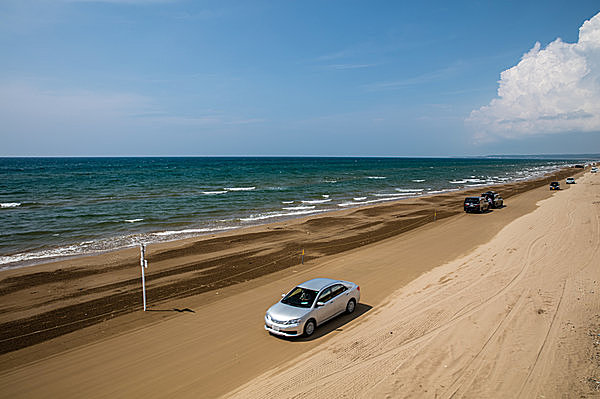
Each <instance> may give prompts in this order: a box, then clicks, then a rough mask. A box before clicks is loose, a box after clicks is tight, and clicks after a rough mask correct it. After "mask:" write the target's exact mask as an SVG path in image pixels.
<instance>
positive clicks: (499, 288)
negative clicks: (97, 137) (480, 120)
mask: <svg viewBox="0 0 600 399" xmlns="http://www.w3.org/2000/svg"><path fill="white" fill-rule="evenodd" d="M570 173H572V171H571V172H570ZM562 177H564V176H562ZM539 185H540V186H542V187H540V188H533V187H535V185H531V186H529V187H527V189H528V191H525V190H524V189H518V188H517V186H512V187H506V188H504V189H505V190H506V193H508V194H509V195H505V196H507V197H509V196H510V193H511V192H513V193H517V192H521V191H524V193H522V194H520V195H513V196H510V201H507V204H508V207H506V208H504V209H500V210H495V211H493V212H491V213H488V214H484V215H465V214H462V213H460V208H458V209H457V207H456V205H455V203H456V200H457V198H459V197H462V196H464V193H460V194H458V195H454V196H451V195H447V196H439V197H435V198H433V197H432V198H430V199H421V200H416V201H415V202H414V203H412V204H410V203H408V202H402V204H394V205H385V206H379V207H373V208H365V209H360V210H350V211H346V212H342V213H336V214H333V215H328V216H324V217H319V218H309V219H304V220H300V221H294V222H286V223H282V224H278V225H271V226H266V227H261V228H258V229H255V230H253V231H245V232H243V233H236V234H225V235H220V236H217V237H210V238H206V239H202V240H193V241H188V242H180V243H175V244H170V245H168V246H156V247H154V248H153V249H152V251H151V255H152V256H153V257H154V258H152V256H151V258H150V260H151V268H152V267H154V272H153V273H155V274H154V278H153V279H152V277H151V279H150V282H149V285H150V288H151V290H150V293H149V294H154V295H155V296H154V297H153V296H152V295H149V297H150V300H151V303H153V302H152V299H154V300H155V302H154V305H153V307H152V310H153V311H152V312H145V313H144V312H135V313H131V311H132V310H134V309H136V308H137V309H139V288H137V290H136V288H135V286H136V284H137V285H139V282H138V278H139V276H138V275H137V273H139V267H136V253H135V251H122V252H119V253H115V254H109V255H104V256H102V257H94V258H81V259H76V260H70V261H67V262H62V263H59V264H58V265H57V264H51V265H42V266H38V267H34V268H28V269H29V270H27V271H25V270H18V271H10V272H5V273H2V275H1V276H0V277H3V280H2V281H0V284H1V285H0V287H2V290H3V291H2V292H1V293H2V303H1V310H2V312H0V321H1V322H2V323H3V324H2V328H3V332H4V328H5V327H11V328H13V330H11V331H12V332H10V333H5V335H4V337H8V338H4V342H8V343H10V345H8V344H7V345H5V347H4V348H5V349H4V354H3V355H1V356H0V397H7V398H9V397H10V398H15V397H115V396H116V397H131V396H134V397H141V396H146V397H166V396H178V397H216V396H220V395H225V394H227V393H228V392H231V393H230V394H231V395H233V396H237V397H275V396H277V397H293V396H300V397H302V396H306V397H324V396H329V397H331V396H333V397H340V396H343V395H346V396H347V397H386V396H387V395H389V396H390V397H436V396H442V397H445V396H452V395H453V394H455V395H457V396H470V397H518V396H522V397H537V395H540V394H542V395H546V397H557V396H567V397H575V396H576V397H580V396H581V395H584V396H585V395H593V393H595V392H597V391H594V389H595V388H596V386H597V385H599V384H597V383H596V380H595V379H596V378H598V379H600V375H599V374H598V351H597V350H598V345H600V344H599V343H598V341H600V337H598V336H592V335H595V334H599V333H600V326H599V325H600V317H599V315H600V306H599V300H598V291H599V290H600V287H597V282H600V276H599V275H598V274H599V272H598V270H599V268H598V260H599V258H598V255H599V254H598V245H599V240H600V238H599V237H600V236H599V231H598V228H599V227H598V223H599V213H600V212H599V209H600V208H599V204H600V178H598V177H597V175H591V174H588V175H586V176H584V177H582V178H580V179H579V180H578V184H577V185H575V186H570V187H568V189H567V190H563V191H560V192H556V193H554V194H553V195H552V196H551V198H549V199H545V198H548V197H549V196H550V193H549V192H548V190H547V186H546V182H542V184H539ZM520 187H521V188H523V185H521V186H520ZM532 188H533V189H532ZM511 190H512V191H511ZM499 191H501V192H503V191H502V190H499ZM503 193H504V192H503ZM428 201H429V202H428ZM538 201H540V202H539V208H537V209H536V203H537V202H538ZM432 203H433V204H434V206H435V207H436V209H440V210H441V212H440V217H441V218H442V219H441V220H437V221H436V222H435V223H427V224H426V222H428V221H429V220H426V218H425V216H428V217H430V216H431V215H430V214H431V212H430V208H427V207H426V206H425V205H429V206H431V205H432ZM453 203H454V205H452V204H453ZM423 204H425V205H423ZM415 212H416V213H415ZM419 212H421V213H423V214H419ZM451 215H456V216H452V217H447V218H443V217H444V216H451ZM393 221H395V224H390V223H391V222H393ZM511 221H512V222H511ZM340 223H341V225H342V229H340ZM411 223H414V224H416V225H418V226H420V227H418V228H416V229H413V230H410V231H408V232H405V233H403V234H401V235H398V232H401V231H403V230H405V229H406V228H407V226H409V225H410V224H411ZM273 233H276V234H273ZM307 233H308V234H307ZM496 233H497V234H496ZM305 235H306V236H309V237H310V238H304V236H305ZM299 237H303V241H299V240H300V238H299ZM233 244H235V245H233ZM301 244H305V245H312V247H311V250H309V251H308V253H309V255H312V256H311V258H310V259H311V260H309V261H308V262H307V263H306V264H305V265H297V248H298V247H299V246H300V245H301ZM319 245H320V247H319ZM336 245H337V248H336V249H335V250H333V249H331V248H334V247H336ZM233 247H235V248H233ZM209 249H210V250H209ZM286 251H287V252H286ZM284 256H288V257H289V259H290V261H289V262H288V261H282V258H283V257H284ZM173 259H175V260H173ZM275 261H278V262H279V263H280V264H279V265H278V264H277V262H275ZM253 262H255V263H253ZM269 262H270V263H271V265H272V267H271V268H269V267H265V266H264V265H266V264H268V263H269ZM221 264H222V265H225V266H227V267H226V268H224V269H221V268H220V267H219V265H221ZM256 264H258V266H261V268H260V269H269V270H268V272H269V273H266V272H261V273H258V274H256V275H252V276H251V277H252V278H250V276H247V275H245V274H243V273H247V274H252V273H251V270H254V269H253V267H256ZM253 265H254V266H253ZM436 266H438V267H436ZM58 268H60V269H62V270H61V271H57V269H58ZM105 269H108V270H109V271H108V272H102V271H103V270H105ZM235 269H238V270H241V271H239V272H238V273H241V274H239V276H238V278H237V279H231V280H225V283H223V284H222V285H219V282H218V281H219V279H223V278H224V277H223V276H224V275H225V276H226V275H227V273H229V274H231V273H232V271H234V270H235ZM432 269H433V270H432ZM89 270H93V271H94V273H90V272H89ZM424 273H425V274H424ZM207 276H208V277H207ZM219 276H221V277H219ZM318 276H322V277H335V278H341V279H347V280H351V281H356V282H358V283H359V284H360V285H361V292H362V298H361V302H362V303H361V304H360V306H359V307H358V308H357V311H356V312H355V314H353V315H351V316H344V317H340V318H338V319H335V320H334V321H332V322H330V323H327V324H326V325H324V326H321V327H320V328H319V329H318V330H317V332H316V334H315V336H313V337H311V338H310V339H299V340H285V339H279V338H275V337H272V336H269V335H268V334H266V332H265V331H264V330H263V329H262V324H263V321H262V318H263V315H264V311H265V310H266V308H268V307H269V306H270V305H271V304H272V303H273V302H274V301H275V300H276V299H277V298H278V296H279V294H280V293H282V292H284V291H287V290H288V289H289V288H291V287H292V286H293V285H294V284H297V283H299V282H301V281H304V280H306V279H309V278H313V277H318ZM52 277H55V278H54V279H53V278H52ZM7 279H8V282H7ZM202 279H204V280H202ZM244 280H247V281H244ZM182 281H185V282H186V283H185V285H182V284H183V283H182ZM201 281H203V282H202V283H200V282H201ZM206 281H209V282H208V283H207V282H206ZM210 281H212V284H213V285H211V283H210ZM61 284H62V286H61ZM153 284H154V285H153ZM200 284H203V285H205V286H203V287H200V286H199V285H200ZM7 287H8V288H10V287H13V288H12V289H8V291H6V290H7ZM152 289H154V290H155V291H154V292H153V291H152ZM178 290H179V291H178ZM78 292H81V294H80V295H77V293H78ZM161 293H162V296H161V295H160V294H161ZM134 295H136V296H135V297H134ZM114 297H118V298H120V299H122V302H117V304H119V303H120V304H122V309H123V311H122V312H120V311H119V309H120V308H119V307H118V306H117V307H115V302H113V299H114ZM159 300H160V302H159ZM133 302H134V303H135V305H132V304H131V303H133ZM98 308H99V309H100V311H99V312H98V310H97V309H98ZM174 309H175V310H179V312H178V311H174ZM70 311H78V312H84V313H83V314H82V315H79V316H78V317H79V318H80V319H84V320H85V319H86V317H87V316H88V315H86V314H85V313H86V311H89V312H93V311H96V313H95V314H93V315H92V317H96V316H97V315H98V314H99V315H101V316H100V317H96V318H94V319H92V320H91V321H92V322H90V323H89V324H88V323H85V322H83V323H82V322H80V321H78V320H80V319H76V318H71V319H72V320H73V321H69V316H70V314H71V312H70ZM53 312H62V313H60V314H62V315H63V318H64V319H63V320H62V322H58V323H57V322H56V320H53V319H52V317H53V316H56V315H57V313H53ZM107 312H108V313H107ZM22 313H23V314H25V316H22ZM105 314H108V316H106V315H105ZM119 314H124V315H122V316H120V317H114V318H113V317H112V316H115V315H119ZM15 315H19V316H15ZM102 315H104V316H102ZM21 316H22V317H21ZM59 321H60V319H59ZM44 322H45V323H50V324H43V323H44ZM11 323H12V324H11ZM28 323H29V324H28ZM35 323H41V324H37V325H36V324H35ZM52 323H54V324H52ZM69 323H72V324H70V325H72V326H73V327H72V331H73V332H69V330H68V329H67V330H61V328H64V325H65V324H69ZM38 325H42V326H47V327H45V329H46V330H47V331H55V330H60V333H59V334H55V335H52V334H50V335H44V334H39V333H36V331H39V330H38V329H36V328H38V327H36V326H38ZM55 326H59V327H55ZM60 326H63V327H60ZM84 327H85V328H84ZM42 329H44V328H42ZM19 331H20V332H21V335H26V336H25V337H22V338H16V339H15V337H16V335H18V332H19ZM15 332H17V333H15ZM23 333H24V334H23ZM10 334H12V335H10ZM27 334H28V335H27ZM590 334H592V335H590ZM39 335H41V336H42V337H43V339H38V340H37V341H36V340H28V338H27V337H31V336H34V337H35V336H39ZM17 343H21V344H20V345H18V344H17ZM244 384H246V385H244Z"/></svg>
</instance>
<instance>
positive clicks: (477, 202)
mask: <svg viewBox="0 0 600 399" xmlns="http://www.w3.org/2000/svg"><path fill="white" fill-rule="evenodd" d="M488 209H490V203H489V202H488V200H487V199H486V198H484V197H467V198H465V212H467V213H469V212H478V213H483V212H485V211H487V210H488Z"/></svg>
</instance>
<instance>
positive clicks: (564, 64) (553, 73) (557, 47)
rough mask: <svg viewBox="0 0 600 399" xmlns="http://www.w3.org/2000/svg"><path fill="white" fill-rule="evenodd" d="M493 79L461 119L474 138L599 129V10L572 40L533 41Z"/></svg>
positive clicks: (513, 136) (488, 139)
mask: <svg viewBox="0 0 600 399" xmlns="http://www.w3.org/2000/svg"><path fill="white" fill-rule="evenodd" d="M499 84H500V86H499V88H498V97H497V98H495V99H493V100H492V101H491V102H490V104H489V105H487V106H484V107H481V108H480V109H478V110H473V111H472V112H471V114H470V116H469V117H468V118H467V120H466V122H467V124H469V125H471V126H472V127H473V128H474V129H475V132H476V133H475V138H476V139H477V140H478V141H493V140H495V139H498V138H519V137H528V136H534V135H548V134H554V133H565V132H595V131H600V13H599V14H597V15H596V16H594V17H593V18H591V19H590V20H589V21H585V22H584V23H583V25H582V26H581V28H579V40H578V41H577V43H565V42H563V41H562V40H561V39H560V38H559V39H556V40H555V41H554V42H552V43H550V44H549V45H548V46H547V47H546V48H544V49H542V48H541V45H540V43H536V44H535V46H534V47H533V48H532V49H531V50H530V51H529V52H527V53H525V54H524V55H523V58H522V59H521V61H520V62H519V63H518V64H517V65H516V66H514V67H512V68H510V69H507V70H506V71H504V72H502V73H501V74H500V82H499Z"/></svg>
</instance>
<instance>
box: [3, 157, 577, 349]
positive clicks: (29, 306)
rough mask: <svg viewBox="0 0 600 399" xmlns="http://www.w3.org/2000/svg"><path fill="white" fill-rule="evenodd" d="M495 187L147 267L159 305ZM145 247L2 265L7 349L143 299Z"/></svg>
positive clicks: (336, 249)
mask: <svg viewBox="0 0 600 399" xmlns="http://www.w3.org/2000/svg"><path fill="white" fill-rule="evenodd" d="M581 172H583V170H581V169H573V168H565V169H562V170H560V171H558V172H557V173H555V174H552V175H549V176H544V177H543V178H538V179H535V180H530V181H526V182H517V183H509V184H506V185H502V186H493V187H492V188H493V189H495V190H498V191H499V192H500V193H501V195H502V196H503V197H504V198H505V199H508V198H511V197H512V196H514V195H516V194H519V193H523V192H527V191H530V190H533V189H535V188H538V187H541V186H544V185H546V184H547V182H548V181H550V180H553V179H559V178H560V179H564V178H565V177H567V176H576V175H578V174H581ZM486 189H488V187H487V186H482V187H476V188H472V189H469V190H465V191H458V192H450V193H444V194H437V195H433V196H426V197H418V198H413V199H406V200H401V201H394V202H390V203H383V204H376V205H370V206H364V207H358V208H352V209H345V210H339V211H335V212H331V213H327V214H325V215H317V216H314V215H313V216H309V217H304V218H299V219H293V220H287V221H281V222H277V223H270V224H265V225H259V226H253V227H250V228H244V229H240V230H235V231H228V232H224V233H220V234H212V235H210V236H202V237H194V238H188V239H183V240H177V241H171V242H168V243H158V244H152V245H150V246H149V247H148V254H149V255H148V257H147V258H148V261H149V264H150V267H149V268H148V269H147V277H146V282H147V287H148V289H147V290H148V299H149V303H150V306H151V307H153V306H157V305H160V304H162V303H165V302H167V301H169V300H171V301H172V300H179V299H181V298H186V297H190V296H194V295H199V294H203V293H207V292H211V291H215V290H219V289H223V288H224V287H227V286H232V285H236V284H240V283H243V282H247V281H251V280H253V279H256V278H258V277H261V276H265V275H269V274H272V273H276V272H279V271H282V270H286V269H289V268H291V267H294V266H297V265H298V264H299V263H300V252H301V251H302V250H303V249H304V250H306V256H305V262H306V263H310V262H315V261H318V259H321V258H326V257H330V256H333V255H338V254H342V253H346V252H348V251H350V250H354V249H357V248H361V247H364V246H366V245H369V244H373V243H377V242H381V241H384V240H386V239H388V238H392V237H397V236H399V235H402V234H404V233H406V232H408V231H411V230H413V229H415V228H418V227H422V226H425V225H427V224H429V223H431V222H432V220H433V217H434V213H433V212H434V210H435V213H436V214H435V217H436V219H437V220H442V219H445V218H448V217H450V216H454V215H458V214H461V213H462V212H463V211H462V197H464V196H466V195H469V194H475V193H479V192H481V191H483V190H486ZM508 206H510V203H509V204H508ZM498 211H499V212H502V210H498ZM481 216H483V215H481ZM138 252H139V251H138V249H137V247H134V248H129V249H124V250H119V251H113V252H109V253H105V254H102V255H90V256H85V257H77V258H70V259H67V260H61V261H57V262H50V263H43V264H38V265H35V266H31V267H26V268H16V269H9V270H3V271H0V278H1V280H0V295H1V296H2V297H3V302H2V303H3V304H2V306H1V307H0V326H1V327H2V332H1V333H0V354H1V353H10V352H13V351H15V350H18V349H21V348H26V347H28V346H31V345H35V344H39V343H42V342H44V341H47V340H51V339H54V338H57V337H60V336H62V335H64V334H68V333H71V332H74V331H77V330H80V329H82V328H85V327H89V326H93V325H95V324H98V323H102V322H105V321H106V320H110V319H113V318H115V317H117V316H122V315H125V314H128V313H131V312H134V311H136V310H139V309H141V299H140V296H141V295H140V287H139V285H140V282H139V278H140V276H139V269H138V268H139V253H138ZM42 290H43V291H44V292H43V293H42Z"/></svg>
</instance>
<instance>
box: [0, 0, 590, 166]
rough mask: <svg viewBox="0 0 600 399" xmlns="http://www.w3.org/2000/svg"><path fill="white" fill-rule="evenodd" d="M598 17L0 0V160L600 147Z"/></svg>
mask: <svg viewBox="0 0 600 399" xmlns="http://www.w3.org/2000/svg"><path fill="white" fill-rule="evenodd" d="M598 12H600V4H598V2H597V1H576V2H567V1H527V2H523V1H453V2H448V1H429V2H405V1H347V0H344V1H333V0H323V1H309V0H303V1H226V0H221V1H184V0H173V1H168V0H162V1H161V0H123V1H119V0H98V1H84V0H53V1H51V0H3V1H1V2H0V15H2V18H0V121H2V123H1V125H0V139H1V142H2V145H1V146H0V156H21V155H22V156H37V155H39V156H46V155H48V156H61V155H66V156H78V155H86V156H87V155H90V156H101V155H342V156H345V155H348V156H356V155H365V156H461V155H485V154H507V153H510V154H539V153H589V152H600V79H599V77H600V16H599V17H598V18H596V19H592V18H593V17H594V16H595V15H596V14H597V13H598ZM588 20H591V21H590V22H588V23H586V24H585V25H584V23H585V21H588ZM582 26H584V28H582ZM580 28H582V32H583V33H582V36H581V37H580ZM501 74H502V75H501Z"/></svg>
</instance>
